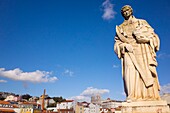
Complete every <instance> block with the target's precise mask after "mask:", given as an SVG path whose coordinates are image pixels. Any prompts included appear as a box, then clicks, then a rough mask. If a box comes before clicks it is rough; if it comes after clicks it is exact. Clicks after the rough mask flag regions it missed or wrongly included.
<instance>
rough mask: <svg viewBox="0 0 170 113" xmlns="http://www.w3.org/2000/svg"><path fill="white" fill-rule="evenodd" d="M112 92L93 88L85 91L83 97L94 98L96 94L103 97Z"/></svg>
mask: <svg viewBox="0 0 170 113" xmlns="http://www.w3.org/2000/svg"><path fill="white" fill-rule="evenodd" d="M109 92H110V91H109V90H108V89H97V88H93V87H88V88H87V89H86V90H84V91H83V92H82V93H81V95H84V96H93V95H96V94H99V95H103V94H105V93H109Z"/></svg>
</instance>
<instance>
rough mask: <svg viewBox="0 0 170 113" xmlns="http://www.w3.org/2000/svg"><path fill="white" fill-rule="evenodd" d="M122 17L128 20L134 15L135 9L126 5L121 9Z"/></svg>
mask: <svg viewBox="0 0 170 113" xmlns="http://www.w3.org/2000/svg"><path fill="white" fill-rule="evenodd" d="M121 14H122V16H123V17H124V18H125V19H126V20H127V19H128V18H129V17H130V16H132V15H133V9H132V7H131V6H130V5H125V6H123V7H122V9H121Z"/></svg>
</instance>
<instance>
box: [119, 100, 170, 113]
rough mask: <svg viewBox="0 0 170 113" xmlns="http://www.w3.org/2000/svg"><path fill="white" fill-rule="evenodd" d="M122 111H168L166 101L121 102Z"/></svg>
mask: <svg viewBox="0 0 170 113" xmlns="http://www.w3.org/2000/svg"><path fill="white" fill-rule="evenodd" d="M121 111H122V113H170V111H169V106H168V105H167V102H166V101H162V100H161V101H138V102H130V103H128V102H123V103H122V109H121Z"/></svg>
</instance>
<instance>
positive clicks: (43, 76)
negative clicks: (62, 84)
mask: <svg viewBox="0 0 170 113" xmlns="http://www.w3.org/2000/svg"><path fill="white" fill-rule="evenodd" d="M51 74H52V73H51V72H46V71H39V70H36V71H34V72H23V71H22V70H21V69H19V68H16V69H14V70H5V68H0V76H2V77H6V78H9V79H12V80H18V81H29V82H34V83H40V82H54V81H56V80H58V79H57V77H50V75H51Z"/></svg>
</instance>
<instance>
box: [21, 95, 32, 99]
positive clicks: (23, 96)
mask: <svg viewBox="0 0 170 113" xmlns="http://www.w3.org/2000/svg"><path fill="white" fill-rule="evenodd" d="M31 97H32V96H30V95H29V94H25V95H22V99H26V100H29V98H31Z"/></svg>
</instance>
